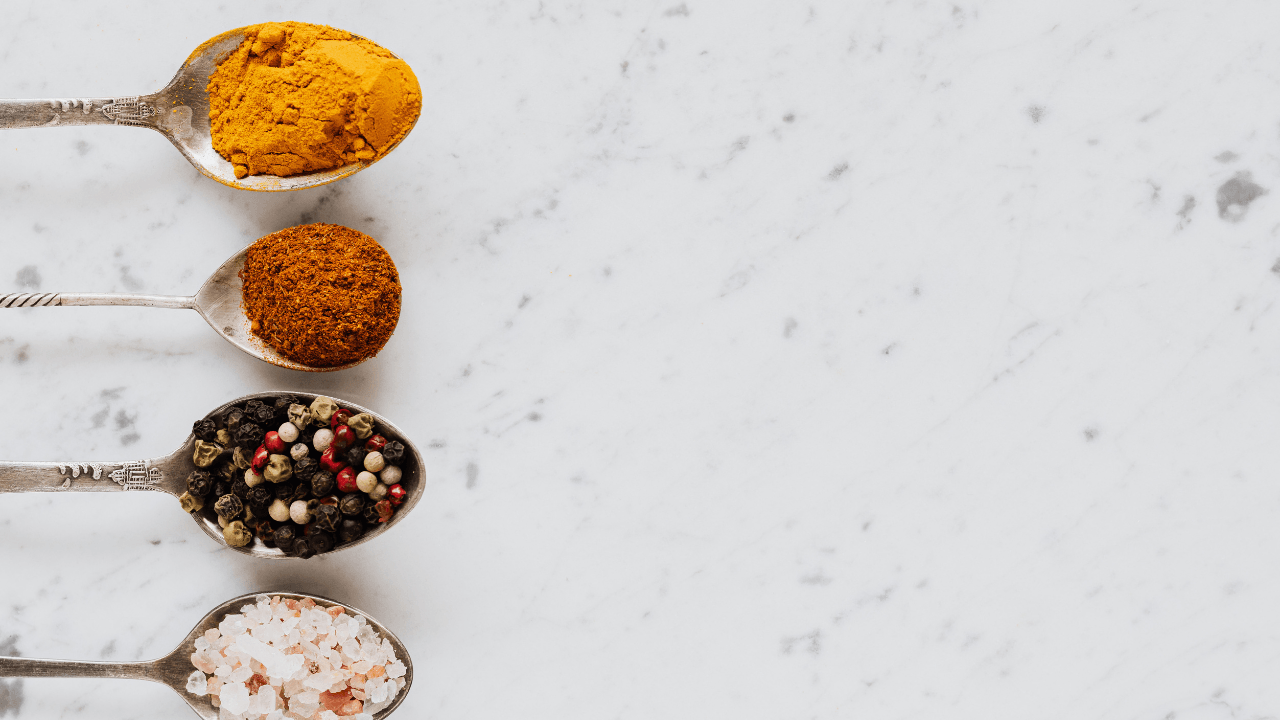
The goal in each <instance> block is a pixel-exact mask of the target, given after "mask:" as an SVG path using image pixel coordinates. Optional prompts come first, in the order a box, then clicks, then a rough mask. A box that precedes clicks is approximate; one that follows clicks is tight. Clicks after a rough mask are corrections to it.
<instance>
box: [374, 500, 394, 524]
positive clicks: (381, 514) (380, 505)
mask: <svg viewBox="0 0 1280 720" xmlns="http://www.w3.org/2000/svg"><path fill="white" fill-rule="evenodd" d="M373 509H374V510H376V511H378V522H386V521H388V520H390V519H391V516H392V515H394V514H395V512H396V511H395V509H394V508H392V507H391V501H390V500H379V501H378V502H376V503H374V504H373Z"/></svg>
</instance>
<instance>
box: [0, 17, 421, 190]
mask: <svg viewBox="0 0 1280 720" xmlns="http://www.w3.org/2000/svg"><path fill="white" fill-rule="evenodd" d="M246 29H248V28H236V29H235V30H228V31H227V32H224V33H222V34H221V35H218V36H216V37H213V38H211V39H209V40H208V41H207V42H205V43H203V44H201V45H200V47H198V48H196V50H195V52H193V53H191V57H189V58H187V60H186V62H184V63H183V64H182V67H181V68H179V69H178V73H177V74H176V75H174V76H173V79H172V80H170V81H169V84H168V85H166V86H165V87H164V89H163V90H160V91H159V92H155V93H152V94H150V95H140V96H129V97H97V98H60V99H48V100H0V129H4V128H29V127H61V126H66V125H134V126H137V127H145V128H151V129H152V130H156V131H159V132H160V134H162V135H164V136H165V137H166V138H168V139H169V142H171V143H173V144H174V147H176V148H178V150H179V151H181V152H182V154H183V155H184V156H185V157H186V158H187V161H188V162H190V163H191V164H192V165H194V166H195V167H196V169H197V170H199V171H200V172H201V173H202V174H203V175H205V176H206V177H211V178H213V179H214V180H217V181H218V182H220V183H222V184H223V185H229V186H231V187H233V188H239V189H241V190H262V191H268V192H272V191H279V190H300V189H302V188H309V187H315V186H317V185H324V184H326V183H331V182H333V181H334V180H341V179H342V178H344V177H347V176H348V175H354V174H355V173H357V172H360V171H361V170H363V169H365V168H367V167H369V166H370V165H372V164H373V163H375V162H377V161H378V160H379V159H381V157H382V156H379V157H376V158H374V159H373V160H360V161H357V162H354V163H350V164H348V165H343V166H341V167H337V168H332V169H330V170H321V171H319V172H313V173H307V174H303V175H291V176H289V177H276V176H274V175H250V176H248V177H244V178H239V179H237V178H236V173H235V167H234V166H233V165H232V164H231V163H230V162H228V161H227V160H226V159H224V158H223V157H222V156H221V155H219V154H218V151H216V150H214V149H213V137H212V136H211V135H210V131H209V95H208V91H207V90H206V89H205V88H206V87H207V86H208V85H209V76H210V75H212V74H213V71H214V70H216V69H217V67H218V65H219V63H221V62H222V61H223V60H225V59H226V58H227V56H228V55H230V54H231V52H232V51H233V50H235V49H236V48H237V47H239V45H240V43H241V42H243V41H244V39H245V30H246ZM355 37H360V36H358V35H356V36H355ZM360 39H362V40H368V38H360ZM370 42H372V41H370ZM379 47H381V46H379ZM388 52H390V51H388ZM393 55H394V53H393ZM397 59H399V57H398V56H397ZM413 122H414V124H417V122H418V119H417V118H416V117H415V118H414V119H413ZM409 129H410V131H412V130H413V127H412V125H411V126H410V128H409ZM406 137H407V134H406ZM402 139H403V138H402ZM398 144H399V143H397V145H398ZM394 147H395V146H394V145H393V146H392V148H394ZM390 151H391V149H388V150H387V152H388V153H389V152H390ZM386 154H387V153H383V155H386Z"/></svg>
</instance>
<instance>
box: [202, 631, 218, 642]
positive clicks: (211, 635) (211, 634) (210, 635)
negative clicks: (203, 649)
mask: <svg viewBox="0 0 1280 720" xmlns="http://www.w3.org/2000/svg"><path fill="white" fill-rule="evenodd" d="M221 634H222V633H220V632H218V628H209V629H208V630H205V631H204V639H205V640H208V641H209V642H210V643H213V641H214V640H217V639H218V636H219V635H221Z"/></svg>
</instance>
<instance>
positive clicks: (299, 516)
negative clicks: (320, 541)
mask: <svg viewBox="0 0 1280 720" xmlns="http://www.w3.org/2000/svg"><path fill="white" fill-rule="evenodd" d="M319 506H320V503H319V502H318V501H316V500H294V501H293V504H292V505H290V506H289V519H290V520H292V521H294V522H296V523H298V524H299V525H306V524H307V523H309V522H311V519H312V518H313V517H314V516H315V511H316V508H317V507H319Z"/></svg>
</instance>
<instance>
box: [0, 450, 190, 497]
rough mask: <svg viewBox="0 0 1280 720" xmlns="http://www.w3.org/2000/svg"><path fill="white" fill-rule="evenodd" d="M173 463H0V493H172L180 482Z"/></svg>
mask: <svg viewBox="0 0 1280 720" xmlns="http://www.w3.org/2000/svg"><path fill="white" fill-rule="evenodd" d="M173 460H174V456H169V457H167V458H161V459H157V460H135V461H131V462H105V463H103V462H89V463H20V462H0V493H6V492H63V491H70V492H111V491H114V490H161V491H164V492H168V493H173V490H172V489H171V487H170V486H171V485H174V484H175V483H177V482H179V481H180V478H178V477H176V475H177V473H178V470H177V469H176V468H174V467H173V462H172V461H173ZM166 470H167V471H168V472H166ZM170 476H174V477H170ZM174 494H176V493H174Z"/></svg>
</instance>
